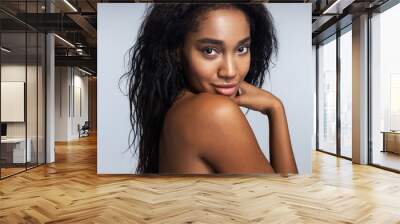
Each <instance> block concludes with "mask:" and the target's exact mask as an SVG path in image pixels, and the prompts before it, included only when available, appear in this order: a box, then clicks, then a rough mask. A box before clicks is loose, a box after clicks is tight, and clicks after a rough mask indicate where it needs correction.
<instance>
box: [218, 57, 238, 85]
mask: <svg viewBox="0 0 400 224" xmlns="http://www.w3.org/2000/svg"><path fill="white" fill-rule="evenodd" d="M237 72H238V69H237V65H236V62H235V60H234V58H233V57H232V56H230V55H227V56H225V57H224V59H223V61H222V62H221V66H220V68H219V70H218V76H219V77H220V78H222V79H225V80H230V79H232V78H234V77H236V75H237Z"/></svg>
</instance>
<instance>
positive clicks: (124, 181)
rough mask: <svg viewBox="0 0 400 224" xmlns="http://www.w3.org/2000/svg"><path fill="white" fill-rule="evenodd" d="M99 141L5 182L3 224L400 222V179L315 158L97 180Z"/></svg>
mask: <svg viewBox="0 0 400 224" xmlns="http://www.w3.org/2000/svg"><path fill="white" fill-rule="evenodd" d="M96 150H97V149H96V138H95V136H91V137H88V138H82V139H81V140H79V141H73V142H69V143H58V144H57V145H56V163H54V164H48V165H44V166H41V167H38V168H35V169H32V170H29V171H27V172H25V173H21V174H18V175H15V176H12V177H9V178H7V179H4V180H2V181H0V202H1V203H0V223H400V212H399V211H400V175H399V174H396V173H392V172H388V171H384V170H381V169H378V168H375V167H370V166H363V165H356V164H352V163H351V162H350V161H348V160H344V159H339V158H336V157H333V156H330V155H327V154H323V153H321V152H313V174H312V175H298V176H290V177H287V178H286V177H281V176H278V175H226V176H220V177H207V176H190V177H177V176H170V177H158V178H155V177H138V176H130V175H107V176H101V175H97V174H96Z"/></svg>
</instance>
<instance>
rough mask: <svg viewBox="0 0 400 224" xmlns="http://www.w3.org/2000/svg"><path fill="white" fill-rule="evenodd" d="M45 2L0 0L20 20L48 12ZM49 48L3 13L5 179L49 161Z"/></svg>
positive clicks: (0, 159)
mask: <svg viewBox="0 0 400 224" xmlns="http://www.w3.org/2000/svg"><path fill="white" fill-rule="evenodd" d="M27 3H28V5H26V4H27ZM44 3H45V1H29V2H28V1H7V2H4V1H1V3H0V7H3V6H4V7H7V8H11V9H15V10H16V11H15V13H16V17H18V16H21V15H22V16H23V15H24V13H26V12H28V13H42V12H44V9H45V8H43V7H44ZM33 18H35V17H34V16H33ZM45 45H46V39H45V34H44V33H41V32H40V31H39V30H36V28H34V27H32V26H30V25H29V24H26V23H24V22H21V21H20V20H18V19H16V18H15V17H13V15H12V14H4V13H3V12H0V46H1V56H0V68H1V69H0V71H1V73H0V82H1V85H0V90H1V91H0V93H1V97H0V103H1V104H0V112H1V113H0V121H1V136H2V137H1V144H0V178H1V179H2V178H5V177H7V176H10V175H13V174H16V173H19V172H22V171H25V170H27V169H29V168H32V167H36V166H37V165H39V164H43V163H45V92H46V91H45V87H46V86H45V80H46V79H45V64H46V63H45V60H46V52H45Z"/></svg>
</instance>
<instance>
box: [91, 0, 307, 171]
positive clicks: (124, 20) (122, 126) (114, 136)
mask: <svg viewBox="0 0 400 224" xmlns="http://www.w3.org/2000/svg"><path fill="white" fill-rule="evenodd" d="M145 6H146V5H145V4H110V3H104V4H98V16H97V18H98V58H97V59H98V60H97V63H98V65H97V67H98V92H97V97H98V108H97V112H98V131H97V135H98V141H97V150H98V153H97V172H98V173H99V174H124V173H133V172H134V171H135V168H136V166H137V158H136V157H134V156H133V155H132V154H130V153H129V152H124V151H125V150H126V149H127V148H128V135H129V131H130V130H131V127H130V123H129V101H128V98H127V97H125V96H124V95H123V94H122V93H121V91H120V90H119V89H118V81H119V78H120V77H121V75H122V74H123V73H125V72H126V59H127V58H126V57H125V58H124V56H125V54H126V52H127V50H128V49H129V48H130V47H131V46H132V45H133V43H134V41H135V38H136V32H137V30H138V28H139V26H140V24H141V20H142V16H143V13H144V9H145ZM267 7H268V8H269V10H270V11H271V13H272V15H273V17H274V19H275V23H276V28H277V31H278V39H279V42H280V45H279V56H278V60H277V62H276V66H275V67H274V68H273V69H272V71H271V79H268V78H267V79H266V80H267V81H266V82H268V83H269V84H266V85H265V86H264V88H267V89H270V90H271V91H272V93H274V94H275V95H277V96H278V97H279V98H281V100H282V101H283V103H284V105H285V107H286V114H287V117H288V123H289V129H290V134H291V139H292V145H293V150H294V154H295V158H296V162H297V165H298V168H299V171H300V173H311V149H312V147H313V145H312V137H313V127H314V124H313V113H314V112H313V97H314V90H315V75H314V73H313V70H312V46H311V33H312V31H311V4H267ZM124 27H126V29H123V28H124ZM247 117H248V120H249V122H250V124H251V126H252V128H253V130H254V132H255V134H256V137H257V140H258V141H259V144H260V146H261V148H262V149H264V153H265V154H266V155H267V156H268V154H269V153H268V150H267V149H268V133H267V118H266V117H265V116H263V115H261V114H259V113H256V112H249V114H248V116H247Z"/></svg>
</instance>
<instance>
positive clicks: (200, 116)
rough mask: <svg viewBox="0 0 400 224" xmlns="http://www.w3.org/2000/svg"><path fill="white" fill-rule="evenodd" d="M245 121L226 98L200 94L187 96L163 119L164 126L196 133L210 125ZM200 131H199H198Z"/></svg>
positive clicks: (238, 109)
mask: <svg viewBox="0 0 400 224" xmlns="http://www.w3.org/2000/svg"><path fill="white" fill-rule="evenodd" d="M236 119H244V120H246V119H245V117H244V115H243V113H242V112H241V110H240V108H239V106H238V105H237V104H236V103H235V102H233V101H232V100H231V99H229V98H228V97H226V96H221V95H216V94H211V93H200V94H193V95H191V96H187V97H186V98H185V99H182V100H181V101H180V102H179V103H178V104H176V105H174V106H173V107H172V108H171V109H170V110H169V111H168V113H167V115H166V117H165V121H164V122H165V126H166V127H167V128H168V127H171V128H173V129H175V130H177V128H178V130H185V129H186V128H191V129H195V130H192V131H196V130H199V129H201V128H202V127H204V125H207V127H208V128H207V131H212V129H210V128H211V126H209V125H210V123H213V124H218V123H221V122H224V121H226V120H236ZM199 131H201V130H199Z"/></svg>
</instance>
